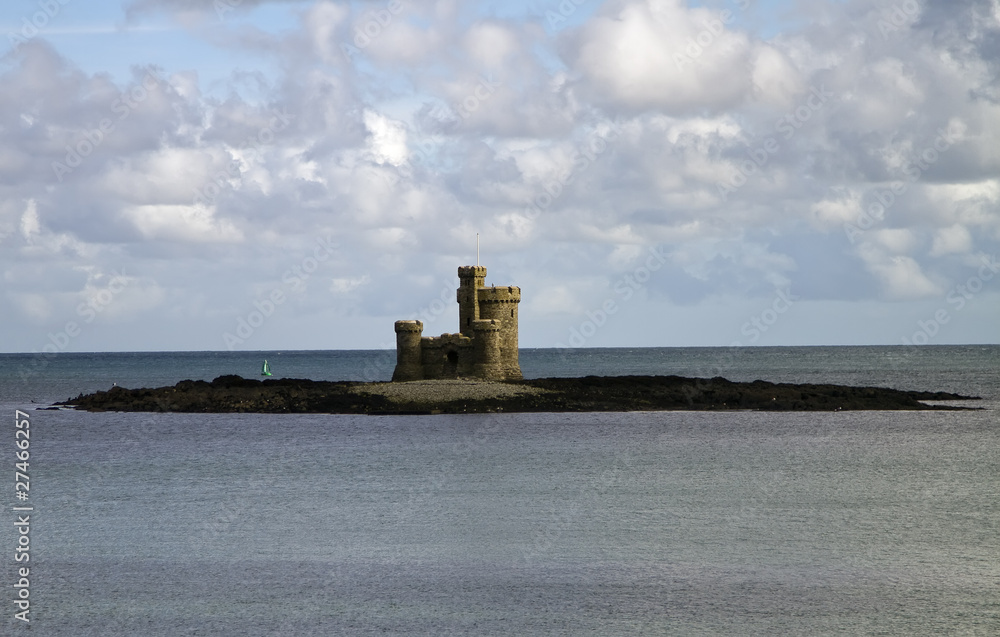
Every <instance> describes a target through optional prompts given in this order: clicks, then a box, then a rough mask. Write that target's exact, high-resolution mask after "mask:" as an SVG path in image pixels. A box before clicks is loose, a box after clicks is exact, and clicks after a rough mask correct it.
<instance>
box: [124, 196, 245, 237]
mask: <svg viewBox="0 0 1000 637" xmlns="http://www.w3.org/2000/svg"><path fill="white" fill-rule="evenodd" d="M123 215H124V217H125V218H126V219H128V220H129V221H130V222H131V223H133V224H134V225H135V227H136V228H137V229H138V230H139V232H141V233H142V235H143V236H144V237H146V238H147V239H162V240H167V241H180V242H190V243H216V242H219V243H232V242H241V241H243V240H244V235H243V232H242V231H240V229H239V228H238V227H236V225H235V224H233V223H232V222H230V221H227V220H224V219H217V218H216V215H215V212H214V211H213V210H212V209H210V208H205V207H201V206H192V205H178V206H170V205H144V206H132V207H128V208H125V209H124V210H123Z"/></svg>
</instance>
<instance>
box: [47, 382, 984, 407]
mask: <svg viewBox="0 0 1000 637" xmlns="http://www.w3.org/2000/svg"><path fill="white" fill-rule="evenodd" d="M509 383H510V384H515V385H524V386H529V387H536V388H539V389H543V390H546V391H545V392H543V393H537V394H519V395H516V396H505V397H500V398H489V399H468V398H464V399H461V400H450V401H440V400H435V399H433V398H432V397H430V395H428V397H425V398H423V399H420V400H409V401H407V402H393V401H392V400H390V399H389V398H387V397H386V396H383V395H379V393H378V386H379V384H377V383H356V382H346V381H340V382H329V381H313V380H307V379H292V378H282V379H266V380H263V381H258V380H252V379H246V378H242V377H240V376H231V375H230V376H220V377H219V378H216V379H215V380H213V381H212V382H211V383H208V382H205V381H192V380H184V381H181V382H179V383H177V384H176V385H174V386H173V387H160V388H157V389H125V388H123V387H114V388H112V389H110V390H109V391H99V392H96V393H93V394H87V395H80V396H77V397H76V398H74V399H71V400H67V401H66V402H63V403H57V405H68V406H73V407H75V408H77V409H85V410H88V411H176V412H222V413H225V412H236V413H245V412H256V413H343V414H403V413H406V414H426V413H484V412H500V411H504V412H544V411H547V412H572V411H662V410H699V411H700V410H764V411H840V410H845V411H846V410H873V409H881V410H898V409H964V407H954V406H940V405H927V404H925V403H923V402H920V401H922V400H935V401H942V400H975V398H973V397H969V396H960V395H958V394H949V393H945V392H909V391H900V390H895V389H886V388H878V387H846V386H840V385H795V384H788V383H769V382H766V381H760V380H758V381H754V382H752V383H735V382H732V381H729V380H726V379H725V378H721V377H717V378H712V379H704V378H682V377H680V376H610V377H602V376H585V377H583V378H538V379H533V380H525V381H509ZM359 389H361V390H365V391H363V392H359V391H358V390H359Z"/></svg>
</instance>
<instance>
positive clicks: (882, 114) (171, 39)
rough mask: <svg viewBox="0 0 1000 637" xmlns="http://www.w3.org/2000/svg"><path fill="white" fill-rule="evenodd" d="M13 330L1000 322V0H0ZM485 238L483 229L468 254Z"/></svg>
mask: <svg viewBox="0 0 1000 637" xmlns="http://www.w3.org/2000/svg"><path fill="white" fill-rule="evenodd" d="M4 35H5V36H6V37H0V352H51V351H78V352H82V351H155V350H291V349H369V348H391V347H394V343H395V334H394V332H393V322H394V321H395V320H397V319H421V320H423V321H424V324H425V328H424V335H425V336H429V335H437V334H441V333H448V332H456V331H458V306H457V303H456V302H455V288H456V287H457V284H458V279H457V268H458V267H459V266H461V265H473V264H475V263H476V262H477V258H478V260H479V263H481V264H482V265H485V266H486V267H487V269H488V274H487V284H496V285H517V286H520V287H521V291H522V301H521V304H520V309H519V315H520V345H521V347H623V346H643V347H654V346H664V347H672V346H730V345H741V346H762V345H883V344H884V345H893V344H910V343H913V344H918V345H924V344H932V345H933V344H963V343H969V344H977V343H1000V320H998V319H1000V75H998V74H1000V0H967V1H954V0H840V1H834V0H830V1H825V2H824V1H808V2H807V1H796V0H767V1H765V0H705V1H703V2H685V1H682V0H605V1H604V2H601V1H599V0H558V1H557V0H552V1H549V2H545V1H542V0H538V1H530V2H527V1H514V2H511V1H505V2H501V1H499V0H497V1H492V2H490V1H485V0H481V1H468V0H467V1H464V2H459V1H458V0H378V1H373V2H360V1H358V2H343V1H337V2H334V1H299V0H114V1H110V0H88V1H87V2H84V1H83V0H30V1H29V0H23V1H17V2H5V3H3V5H2V7H0V36H4ZM477 236H478V246H479V247H478V257H477Z"/></svg>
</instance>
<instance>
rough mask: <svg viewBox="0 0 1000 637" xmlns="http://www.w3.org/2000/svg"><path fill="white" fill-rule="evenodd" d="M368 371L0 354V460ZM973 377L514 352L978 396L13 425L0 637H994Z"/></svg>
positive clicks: (974, 366) (240, 359)
mask: <svg viewBox="0 0 1000 637" xmlns="http://www.w3.org/2000/svg"><path fill="white" fill-rule="evenodd" d="M382 355H384V353H382V352H284V353H278V352H267V353H266V354H265V353H249V354H230V353H225V354H216V353H182V354H174V353H171V354H155V353H142V354H102V355H86V354H78V355H63V356H58V357H55V358H54V359H52V360H49V361H48V362H47V364H46V365H44V366H36V367H34V368H31V367H28V368H27V369H28V370H29V371H30V372H31V373H29V374H24V375H21V376H19V375H18V374H19V372H23V371H24V370H25V369H26V368H25V365H31V363H32V359H31V357H19V356H15V355H0V363H3V370H4V374H5V376H4V377H2V378H0V388H2V393H0V409H3V410H4V413H6V414H8V415H9V417H8V416H4V418H5V421H6V422H7V423H8V424H7V425H5V426H4V427H3V431H4V432H5V434H4V436H3V439H5V440H6V441H7V442H3V440H2V439H0V445H7V447H6V448H7V449H9V450H10V451H11V453H8V452H6V451H4V452H2V453H0V458H8V460H7V461H6V462H9V463H10V464H13V462H14V461H13V459H12V458H13V453H12V452H13V447H14V445H13V440H14V433H13V432H14V428H13V426H12V421H13V412H14V409H15V408H21V409H25V408H30V407H34V406H36V405H32V404H31V401H32V400H34V401H37V402H38V403H45V404H48V403H49V402H51V401H52V400H56V399H63V398H65V397H66V396H69V395H75V394H77V393H79V392H80V391H89V390H91V389H99V388H106V387H107V386H110V384H111V383H112V382H117V383H118V384H120V385H125V386H149V385H161V384H168V383H171V384H172V383H174V382H176V381H177V380H180V379H182V378H188V377H193V378H206V379H211V378H212V377H214V376H217V375H219V374H223V373H241V374H243V375H247V376H252V375H255V374H256V373H257V370H258V369H259V365H260V361H261V359H262V358H263V357H265V356H266V357H267V358H268V360H269V361H270V362H271V365H272V368H273V369H274V371H275V372H276V373H277V374H279V375H285V376H297V377H311V378H330V379H339V378H358V379H364V378H369V377H372V379H374V378H384V377H386V376H388V375H389V374H391V370H392V362H391V360H390V363H389V364H388V365H387V368H388V369H387V370H386V369H384V367H386V366H383V365H381V363H380V362H379V361H380V358H381V356H382ZM998 364H1000V347H932V348H926V349H924V348H921V349H917V350H913V351H908V350H906V349H905V348H767V349H746V350H742V351H738V352H733V351H729V350H726V349H641V350H580V351H574V352H569V353H566V354H565V355H564V354H563V353H560V352H557V351H553V350H527V351H525V352H524V353H523V354H522V368H523V370H524V372H525V374H526V375H528V376H550V375H559V374H561V375H578V374H581V373H596V374H618V373H664V374H669V373H677V374H685V375H699V376H709V377H711V376H717V375H721V376H726V377H729V378H733V379H753V378H765V379H767V380H774V381H812V382H843V383H850V384H865V385H883V386H893V387H902V388H916V389H949V390H957V391H962V392H965V393H976V394H979V395H983V396H984V397H986V398H987V400H986V401H984V402H983V403H982V406H984V407H986V409H984V410H981V411H969V412H919V413H899V412H864V413H862V412H858V413H843V412H841V413H819V414H794V413H793V414H770V413H754V412H740V413H717V414H713V413H693V412H666V413H625V414H622V413H618V414H525V415H519V414H507V415H475V416H423V417H364V416H331V415H307V416H270V415H228V414H219V415H207V416H195V415H187V414H87V413H77V412H71V411H30V415H31V431H32V438H31V452H32V456H31V467H30V474H31V479H32V481H31V492H30V504H31V505H33V506H34V507H35V509H36V510H35V511H34V512H33V513H32V518H31V523H32V524H31V535H30V539H31V562H30V564H31V588H30V591H31V597H30V599H31V603H32V606H31V609H32V613H31V617H32V620H33V621H32V623H31V632H30V633H28V632H27V631H25V630H24V628H23V626H22V625H21V622H15V621H14V620H13V619H12V616H13V612H14V610H13V604H12V602H11V601H10V600H12V599H13V593H11V591H13V588H12V587H11V586H12V584H13V583H14V582H15V581H16V578H15V577H14V574H13V568H12V567H13V562H12V561H11V560H10V558H8V559H7V560H5V562H4V563H5V565H6V566H7V569H6V571H5V572H4V575H3V577H4V590H5V591H7V593H5V595H6V597H7V601H6V603H5V605H4V613H5V616H4V618H3V621H2V622H0V634H34V635H110V636H118V635H375V634H378V635H385V634H390V635H664V634H677V635H687V634H691V635H717V634H732V635H743V634H760V635H772V634H840V635H857V634H873V635H874V634H879V635H885V634H889V635H913V634H926V635H931V634H935V635H936V634H968V635H979V634H981V635H992V634H997V633H998V632H1000V539H998V533H997V529H998V528H1000V418H998V417H997V408H998V407H1000V400H998V399H1000V373H998ZM376 372H377V373H379V374H381V375H380V376H376V375H375V374H376ZM0 448H2V447H0ZM8 469H9V470H10V471H9V473H10V474H12V473H13V467H8ZM11 477H12V476H11ZM8 479H10V478H8ZM12 486H13V485H11V486H10V488H11V490H10V491H8V494H9V495H8V498H7V504H8V507H7V509H8V514H7V518H8V519H9V520H10V521H12V520H13V517H14V514H13V512H12V511H10V508H11V507H12V506H14V503H15V501H14V500H13V498H12V497H10V494H12V491H13V489H12ZM0 528H2V531H0V551H3V552H4V553H5V554H7V555H13V552H14V546H15V543H16V541H17V540H16V535H15V533H16V531H14V530H13V527H12V525H11V524H10V522H5V523H4V524H3V525H2V527H0ZM4 631H6V632H4Z"/></svg>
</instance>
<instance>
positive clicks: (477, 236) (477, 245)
mask: <svg viewBox="0 0 1000 637" xmlns="http://www.w3.org/2000/svg"><path fill="white" fill-rule="evenodd" d="M476 265H477V266H478V265H479V233H478V232H477V233H476Z"/></svg>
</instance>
